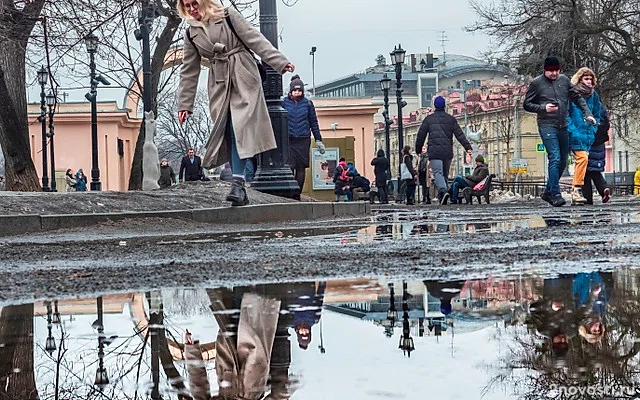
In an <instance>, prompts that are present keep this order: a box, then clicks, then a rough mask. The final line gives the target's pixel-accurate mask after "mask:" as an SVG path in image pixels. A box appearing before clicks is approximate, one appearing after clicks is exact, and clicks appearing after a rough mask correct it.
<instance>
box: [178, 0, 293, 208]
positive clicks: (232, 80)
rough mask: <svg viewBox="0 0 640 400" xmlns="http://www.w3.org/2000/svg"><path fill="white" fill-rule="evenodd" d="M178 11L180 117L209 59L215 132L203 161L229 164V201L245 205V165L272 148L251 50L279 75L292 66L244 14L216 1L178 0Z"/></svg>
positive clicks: (209, 165)
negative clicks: (181, 31) (181, 27)
mask: <svg viewBox="0 0 640 400" xmlns="http://www.w3.org/2000/svg"><path fill="white" fill-rule="evenodd" d="M178 12H179V13H180V16H181V17H182V18H184V19H185V21H186V23H187V25H188V28H187V30H186V32H185V35H184V57H183V64H182V69H181V71H180V87H179V105H178V109H179V110H180V111H179V112H178V119H179V121H180V123H183V122H184V121H185V120H186V119H187V118H188V116H189V114H191V112H192V110H193V103H194V99H195V95H196V90H197V87H198V78H199V76H200V65H201V62H202V58H206V59H208V60H210V63H211V65H210V68H209V84H208V91H209V108H210V111H211V120H212V121H213V131H212V132H211V135H210V136H209V139H208V141H207V144H206V149H207V151H206V154H205V156H204V158H203V160H202V163H203V166H205V167H207V168H213V167H217V166H219V165H222V164H224V163H225V162H227V161H230V162H231V168H232V169H233V175H234V181H233V183H232V185H231V191H230V192H229V194H228V195H227V201H230V202H231V204H232V205H234V206H241V205H245V204H248V198H247V192H246V189H245V187H244V182H245V180H244V179H245V178H244V173H245V163H246V160H247V159H248V158H251V157H254V156H255V155H256V154H259V153H262V152H264V151H267V150H271V149H275V148H276V141H275V137H274V134H273V128H272V127H271V120H270V119H269V111H268V110H267V104H266V101H265V98H264V92H263V89H262V79H261V77H260V73H259V71H258V68H257V67H256V61H255V59H254V57H253V55H252V54H251V51H254V52H255V53H256V54H257V55H258V56H260V58H261V59H262V61H263V62H265V63H267V64H269V65H271V66H272V67H273V69H275V70H276V71H277V72H280V73H284V72H285V71H289V72H293V70H294V69H295V67H294V66H293V65H292V64H291V63H290V62H289V60H287V58H286V57H285V56H284V55H283V54H282V53H280V51H278V49H276V48H275V47H274V46H273V45H272V44H271V43H270V42H269V41H268V40H267V39H266V38H265V37H264V36H262V34H261V33H260V32H259V31H257V30H256V29H255V28H254V27H253V26H252V25H251V24H250V23H249V22H248V21H247V20H245V19H244V17H243V16H242V14H240V13H239V12H238V11H236V10H235V9H234V8H233V7H229V8H224V7H223V6H222V5H220V4H219V3H218V2H217V1H215V0H178Z"/></svg>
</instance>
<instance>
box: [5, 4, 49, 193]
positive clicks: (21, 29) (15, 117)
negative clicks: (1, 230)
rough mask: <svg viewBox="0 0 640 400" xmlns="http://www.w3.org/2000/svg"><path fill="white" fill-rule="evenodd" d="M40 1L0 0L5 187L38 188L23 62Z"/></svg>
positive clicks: (33, 189) (39, 9)
mask: <svg viewBox="0 0 640 400" xmlns="http://www.w3.org/2000/svg"><path fill="white" fill-rule="evenodd" d="M44 2H45V0H33V1H21V0H16V1H14V0H0V43H2V46H0V99H2V101H0V147H1V148H2V151H3V153H4V159H5V167H6V184H7V190H17V191H38V190H41V186H40V183H39V182H38V175H37V173H36V169H35V166H34V164H33V161H32V160H31V152H30V145H29V128H28V125H27V91H26V86H25V63H26V49H27V44H28V43H29V38H30V35H31V31H32V30H33V28H34V26H35V25H36V23H37V22H38V18H39V15H40V11H41V10H42V7H43V5H44Z"/></svg>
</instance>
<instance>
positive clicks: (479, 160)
mask: <svg viewBox="0 0 640 400" xmlns="http://www.w3.org/2000/svg"><path fill="white" fill-rule="evenodd" d="M476 162H479V163H483V164H484V157H483V156H481V155H478V157H476Z"/></svg>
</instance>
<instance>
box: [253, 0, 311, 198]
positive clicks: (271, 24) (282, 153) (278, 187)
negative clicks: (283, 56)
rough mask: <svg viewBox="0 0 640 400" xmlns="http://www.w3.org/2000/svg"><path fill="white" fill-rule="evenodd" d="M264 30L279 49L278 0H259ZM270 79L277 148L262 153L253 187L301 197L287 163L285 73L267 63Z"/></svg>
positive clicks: (267, 93) (265, 84)
mask: <svg viewBox="0 0 640 400" xmlns="http://www.w3.org/2000/svg"><path fill="white" fill-rule="evenodd" d="M259 5H260V32H261V33H262V34H263V35H264V36H265V37H266V38H267V39H268V40H269V41H270V42H271V44H272V45H273V46H274V47H275V48H278V13H277V9H276V0H259ZM265 68H266V70H267V80H266V82H263V88H264V95H265V99H266V101H267V108H268V110H269V118H270V119H271V127H272V128H273V132H274V134H275V138H276V145H277V148H275V149H273V150H269V151H267V152H264V153H262V154H260V156H259V157H258V170H257V171H256V176H255V178H254V181H253V182H252V183H251V187H252V188H254V189H256V190H259V191H261V192H264V193H270V194H273V195H276V196H282V197H288V198H300V191H301V190H302V188H301V187H299V186H298V182H296V180H295V179H294V178H293V173H292V172H291V168H290V167H289V165H287V162H288V158H289V124H288V121H287V111H286V110H285V109H284V108H282V94H283V92H282V75H281V74H280V72H279V71H275V70H274V69H273V68H271V67H270V66H269V65H266V64H265Z"/></svg>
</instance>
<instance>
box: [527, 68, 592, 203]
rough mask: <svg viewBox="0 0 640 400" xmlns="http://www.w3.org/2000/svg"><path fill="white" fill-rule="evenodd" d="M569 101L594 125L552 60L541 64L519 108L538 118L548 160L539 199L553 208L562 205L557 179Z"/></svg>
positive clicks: (566, 140) (564, 152) (565, 147)
mask: <svg viewBox="0 0 640 400" xmlns="http://www.w3.org/2000/svg"><path fill="white" fill-rule="evenodd" d="M569 100H571V101H572V102H573V103H574V104H575V105H577V106H578V107H579V108H580V110H581V111H582V115H584V116H585V121H587V122H589V123H590V124H594V125H595V124H596V120H595V118H593V115H592V114H591V111H589V107H587V103H586V102H585V101H584V98H583V97H582V96H581V95H580V93H579V92H578V91H577V90H576V89H575V88H574V87H573V85H572V84H571V81H570V80H569V78H568V77H567V76H565V75H562V74H560V60H558V58H557V57H554V56H550V57H547V58H546V59H545V60H544V74H542V75H540V76H538V77H536V78H535V79H534V80H533V81H531V84H530V85H529V89H528V90H527V93H526V95H525V98H524V103H523V107H524V109H525V110H526V111H529V112H532V113H536V114H537V115H538V117H537V120H538V132H539V133H540V137H541V138H542V142H543V143H544V147H545V149H546V151H547V159H548V160H549V165H548V178H547V185H546V187H545V189H544V192H543V193H542V195H541V196H540V197H541V198H542V199H543V200H544V201H546V202H547V203H549V204H551V205H552V206H554V207H561V206H563V205H564V204H565V203H566V201H565V200H564V199H563V198H562V195H561V194H560V177H561V176H562V173H563V172H564V169H565V168H566V167H567V157H568V156H569V134H568V132H567V117H568V116H569Z"/></svg>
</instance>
